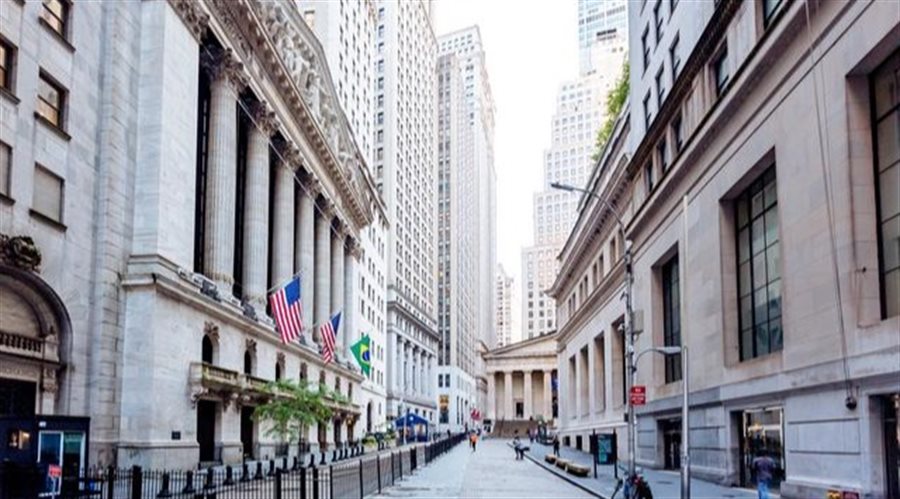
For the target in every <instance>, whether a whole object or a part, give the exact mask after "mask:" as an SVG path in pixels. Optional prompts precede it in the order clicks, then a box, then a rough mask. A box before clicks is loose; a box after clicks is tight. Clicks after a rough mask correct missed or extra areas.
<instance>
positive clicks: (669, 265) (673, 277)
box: [662, 255, 681, 383]
mask: <svg viewBox="0 0 900 499" xmlns="http://www.w3.org/2000/svg"><path fill="white" fill-rule="evenodd" d="M662 289H663V344H664V345H665V346H667V347H671V346H681V289H680V287H679V276H678V255H675V256H673V257H672V258H671V259H670V260H669V261H668V262H666V264H665V265H663V268H662ZM680 379H681V354H678V355H666V383H671V382H673V381H678V380H680Z"/></svg>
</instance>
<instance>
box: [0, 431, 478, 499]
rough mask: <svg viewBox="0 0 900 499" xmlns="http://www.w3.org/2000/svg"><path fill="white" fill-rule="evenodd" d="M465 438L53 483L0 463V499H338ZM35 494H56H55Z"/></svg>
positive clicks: (39, 472) (107, 472) (392, 477)
mask: <svg viewBox="0 0 900 499" xmlns="http://www.w3.org/2000/svg"><path fill="white" fill-rule="evenodd" d="M463 439H465V435H455V436H451V437H449V438H445V439H443V440H437V441H434V442H430V443H427V444H422V445H416V446H411V447H407V448H402V449H396V450H386V451H382V452H372V453H365V454H364V453H362V450H361V448H359V450H355V451H354V450H348V451H347V452H346V453H345V454H340V453H339V454H335V455H334V456H332V457H334V458H335V459H334V460H332V461H331V462H329V463H326V464H322V463H321V462H320V461H319V459H318V458H317V457H316V456H311V457H310V459H309V462H307V463H303V462H301V460H300V459H298V458H294V459H293V461H291V462H289V461H288V459H287V458H282V459H279V460H277V461H276V460H270V461H266V462H263V461H259V462H255V463H252V464H243V465H239V466H236V467H232V466H226V467H218V468H208V469H205V470H197V471H161V470H145V469H142V468H141V467H139V466H135V467H133V468H130V469H116V468H105V469H94V470H89V471H87V472H86V473H84V474H83V475H82V476H79V477H77V478H65V479H63V480H62V481H61V482H60V483H59V484H56V483H54V482H53V480H52V479H48V478H47V472H46V470H45V469H43V468H41V467H39V466H30V467H26V468H22V467H18V468H15V467H13V466H10V465H5V466H0V499H35V498H37V497H58V498H60V499H88V498H91V499H165V498H175V499H187V498H190V499H337V498H340V499H344V498H356V497H359V498H362V497H365V496H368V495H371V494H375V493H380V492H381V491H382V490H384V489H385V488H387V487H391V486H392V485H394V484H395V483H396V482H397V481H398V480H401V479H402V478H403V477H404V476H406V475H409V474H410V473H412V472H413V471H414V470H415V469H416V468H418V467H420V466H424V465H425V464H427V463H429V462H431V461H432V460H434V459H436V458H437V457H438V456H440V455H442V454H443V453H445V452H447V451H448V450H450V449H452V448H453V447H454V446H455V445H456V444H458V443H459V442H461V441H462V440H463ZM43 491H57V492H58V494H57V495H55V496H51V495H45V494H43Z"/></svg>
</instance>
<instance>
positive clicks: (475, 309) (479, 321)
mask: <svg viewBox="0 0 900 499" xmlns="http://www.w3.org/2000/svg"><path fill="white" fill-rule="evenodd" d="M438 54H439V58H438V77H437V78H438V330H439V332H440V336H441V346H440V355H439V356H438V360H439V362H440V367H439V368H438V401H439V409H440V410H439V421H438V423H439V425H440V426H439V428H440V429H441V430H442V431H443V430H444V429H451V430H458V429H461V428H463V427H464V425H466V424H467V423H470V414H471V409H472V408H473V407H474V406H475V404H476V393H475V376H476V375H477V373H476V371H475V357H476V355H477V352H476V345H477V342H478V341H479V340H483V341H485V342H486V343H488V344H491V345H493V344H494V343H495V342H496V338H495V336H496V335H495V332H494V326H495V324H494V295H493V279H492V275H493V272H492V271H491V269H493V265H494V264H495V262H496V249H495V248H496V246H495V243H494V230H495V225H494V211H493V210H494V198H495V189H496V185H495V184H496V175H495V172H494V165H493V138H494V137H493V131H494V104H493V98H492V95H491V88H490V83H489V79H488V75H487V69H486V67H485V55H484V49H483V47H482V43H481V33H480V31H479V29H478V27H477V26H471V27H468V28H465V29H462V30H459V31H454V32H452V33H449V34H446V35H442V36H441V37H440V38H439V39H438Z"/></svg>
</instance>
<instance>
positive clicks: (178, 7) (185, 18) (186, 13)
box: [169, 0, 209, 42]
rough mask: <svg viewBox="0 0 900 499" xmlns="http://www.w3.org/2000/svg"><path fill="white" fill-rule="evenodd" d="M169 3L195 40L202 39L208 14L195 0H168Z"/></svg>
mask: <svg viewBox="0 0 900 499" xmlns="http://www.w3.org/2000/svg"><path fill="white" fill-rule="evenodd" d="M169 5H171V6H172V8H173V9H175V13H176V14H178V17H180V18H181V20H182V22H184V24H185V25H186V26H187V28H188V30H189V31H190V32H191V35H193V36H194V39H195V40H197V42H201V41H202V40H203V36H204V35H205V34H206V29H207V28H208V27H209V14H207V13H206V12H204V11H203V9H202V8H201V7H200V3H199V2H197V1H196V0H169Z"/></svg>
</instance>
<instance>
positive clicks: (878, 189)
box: [868, 49, 900, 320]
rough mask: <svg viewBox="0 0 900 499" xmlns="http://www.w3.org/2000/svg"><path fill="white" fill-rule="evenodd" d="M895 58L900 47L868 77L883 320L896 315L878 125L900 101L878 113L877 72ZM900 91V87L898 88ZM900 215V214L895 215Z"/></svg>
mask: <svg viewBox="0 0 900 499" xmlns="http://www.w3.org/2000/svg"><path fill="white" fill-rule="evenodd" d="M894 58H900V49H897V50H895V51H894V52H892V53H891V54H890V55H888V56H887V57H886V58H885V59H884V61H882V62H881V63H879V64H878V66H877V67H876V68H875V69H874V70H872V72H871V73H870V75H869V77H868V80H869V81H868V83H869V96H870V98H869V106H870V112H869V124H870V128H871V132H872V168H873V176H874V178H873V180H874V187H875V217H876V219H875V225H876V230H875V232H876V236H877V244H878V290H879V305H880V307H879V308H880V317H881V320H885V319H887V318H889V317H894V316H893V315H888V308H887V306H888V298H889V297H888V296H887V280H886V276H887V274H888V273H889V271H888V270H887V269H886V268H885V266H886V262H885V255H884V230H883V229H882V226H883V225H884V224H885V221H883V220H882V217H883V212H882V186H881V174H882V171H881V168H882V164H881V163H882V160H881V157H880V155H879V149H880V147H879V141H878V125H879V123H881V122H882V121H884V120H889V119H890V117H891V116H892V115H893V114H894V113H900V103H897V104H894V105H892V106H890V107H889V108H888V109H886V110H884V111H883V113H882V114H881V116H879V115H878V109H877V102H876V92H877V90H876V85H875V82H876V76H877V73H879V72H880V71H882V70H883V69H884V68H885V67H886V66H888V65H889V64H890V63H891V62H893V59H894ZM898 91H900V88H898ZM890 168H900V160H897V161H895V162H894V164H892V165H891V166H888V167H886V168H885V169H884V171H887V170H888V169H890ZM895 216H900V215H895ZM892 218H893V217H892ZM891 271H897V270H896V269H893V268H892V269H891Z"/></svg>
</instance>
